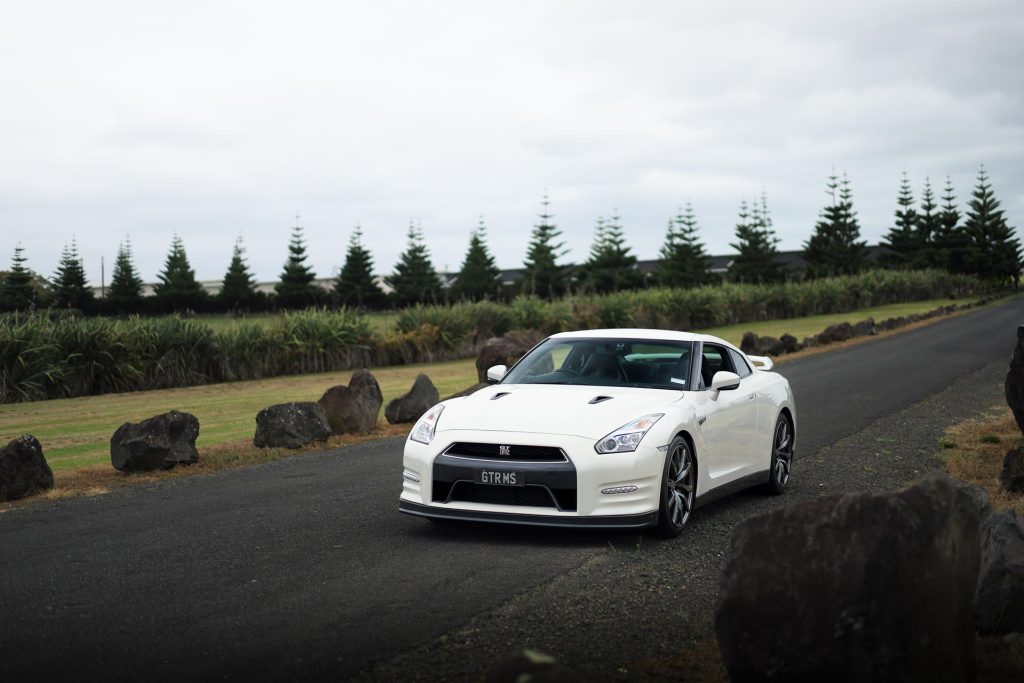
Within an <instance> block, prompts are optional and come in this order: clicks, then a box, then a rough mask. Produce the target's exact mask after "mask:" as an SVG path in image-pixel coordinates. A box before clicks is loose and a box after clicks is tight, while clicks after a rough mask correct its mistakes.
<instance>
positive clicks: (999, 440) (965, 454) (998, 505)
mask: <svg viewBox="0 0 1024 683" xmlns="http://www.w3.org/2000/svg"><path fill="white" fill-rule="evenodd" d="M1022 445H1024V437H1022V435H1021V431H1020V428H1019V427H1017V423H1016V422H1015V421H1014V419H1013V413H1011V412H1010V409H1009V408H1007V407H1006V406H1005V405H1001V406H996V407H993V408H992V409H991V410H990V411H989V413H988V414H987V415H986V416H984V417H983V418H981V419H978V420H967V421H965V422H961V423H960V424H958V425H955V426H954V427H952V428H950V429H949V430H948V431H947V432H946V434H945V436H944V437H943V439H942V443H941V446H942V458H943V460H944V461H945V465H946V471H947V472H948V473H949V474H950V476H953V477H956V478H957V479H961V480H963V481H966V482H970V483H972V484H980V485H981V486H983V487H985V490H986V491H988V495H989V497H990V498H991V499H992V507H993V508H994V509H995V510H996V511H997V512H998V511H999V510H1006V509H1011V508H1012V509H1014V510H1016V511H1017V512H1018V513H1019V514H1021V515H1024V496H1020V495H1016V496H1014V495H1010V494H1008V493H1005V492H1004V491H1002V490H1001V489H1000V487H999V472H1000V470H1002V467H1003V458H1004V457H1005V456H1006V451H1007V450H1008V449H1010V448H1016V447H1018V446H1022Z"/></svg>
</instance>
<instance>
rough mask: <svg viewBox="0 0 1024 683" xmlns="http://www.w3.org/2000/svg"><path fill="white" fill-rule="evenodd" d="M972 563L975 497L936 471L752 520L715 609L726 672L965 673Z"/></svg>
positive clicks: (809, 676) (739, 539)
mask: <svg viewBox="0 0 1024 683" xmlns="http://www.w3.org/2000/svg"><path fill="white" fill-rule="evenodd" d="M978 565H979V542H978V513H977V511H976V504H975V502H974V501H973V500H972V499H971V497H970V496H969V495H968V494H967V493H965V492H963V491H961V490H959V489H958V488H957V487H956V486H955V485H954V484H953V483H952V482H951V481H950V479H949V477H947V476H946V475H945V474H942V473H940V472H935V473H932V474H930V475H928V476H926V477H925V478H924V479H922V480H921V481H920V482H918V483H917V484H915V485H914V486H912V487H910V488H909V489H906V490H904V491H901V492H898V493H885V494H855V495H846V496H830V497H823V498H818V499H815V500H811V501H807V502H804V503H798V504H796V505H791V506H787V507H784V508H782V509H778V510H775V511H772V512H769V513H767V514H763V515H758V516H756V517H752V518H750V519H748V520H746V521H744V522H743V523H741V524H740V525H739V526H738V527H737V529H736V531H735V533H734V534H733V538H732V546H731V555H730V558H729V560H728V562H727V563H726V566H725V569H724V572H723V576H722V583H721V591H720V594H719V602H718V607H717V612H716V617H715V631H716V634H717V636H718V643H719V647H720V648H721V653H722V658H723V661H724V663H725V665H726V668H727V670H728V672H729V679H730V680H731V681H733V682H742V681H764V680H785V681H808V682H809V681H829V682H830V683H839V682H843V681H851V682H852V681H936V680H950V681H966V680H973V676H974V673H975V669H974V620H973V609H972V604H973V600H974V592H975V588H976V586H977V581H978ZM938 615H941V618H939V617H938Z"/></svg>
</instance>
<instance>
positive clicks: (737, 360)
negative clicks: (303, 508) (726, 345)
mask: <svg viewBox="0 0 1024 683" xmlns="http://www.w3.org/2000/svg"><path fill="white" fill-rule="evenodd" d="M729 356H730V357H732V364H733V367H735V368H736V370H735V372H736V374H737V375H739V376H740V377H749V376H750V375H751V374H752V373H753V372H754V371H753V370H751V369H750V365H749V364H748V363H747V359H746V358H744V357H743V355H742V354H739V353H737V352H735V351H733V350H732V349H729Z"/></svg>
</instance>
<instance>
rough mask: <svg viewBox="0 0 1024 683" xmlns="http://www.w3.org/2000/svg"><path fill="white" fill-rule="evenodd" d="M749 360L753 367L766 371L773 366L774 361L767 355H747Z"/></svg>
mask: <svg viewBox="0 0 1024 683" xmlns="http://www.w3.org/2000/svg"><path fill="white" fill-rule="evenodd" d="M747 358H749V359H750V362H751V363H753V364H754V367H755V368H757V369H758V370H764V371H765V372H768V371H769V370H771V369H772V368H774V367H775V362H774V361H773V360H772V359H771V358H769V357H768V356H747Z"/></svg>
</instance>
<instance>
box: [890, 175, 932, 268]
mask: <svg viewBox="0 0 1024 683" xmlns="http://www.w3.org/2000/svg"><path fill="white" fill-rule="evenodd" d="M896 205H897V206H896V224H895V225H894V226H893V227H892V228H889V232H888V233H887V234H886V236H885V239H884V241H883V242H882V245H883V246H886V247H888V248H889V249H890V252H889V253H888V254H886V255H885V257H884V263H885V265H887V266H889V267H890V268H909V267H910V266H911V265H913V264H914V263H915V262H916V261H917V260H918V259H919V252H920V251H921V248H922V247H923V246H924V245H923V244H919V243H918V238H919V237H920V232H919V228H918V225H917V222H918V215H917V211H916V210H915V209H914V193H913V192H912V191H911V189H910V179H909V178H907V172H906V171H904V172H903V178H902V179H901V180H900V191H899V194H898V195H897V197H896Z"/></svg>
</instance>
